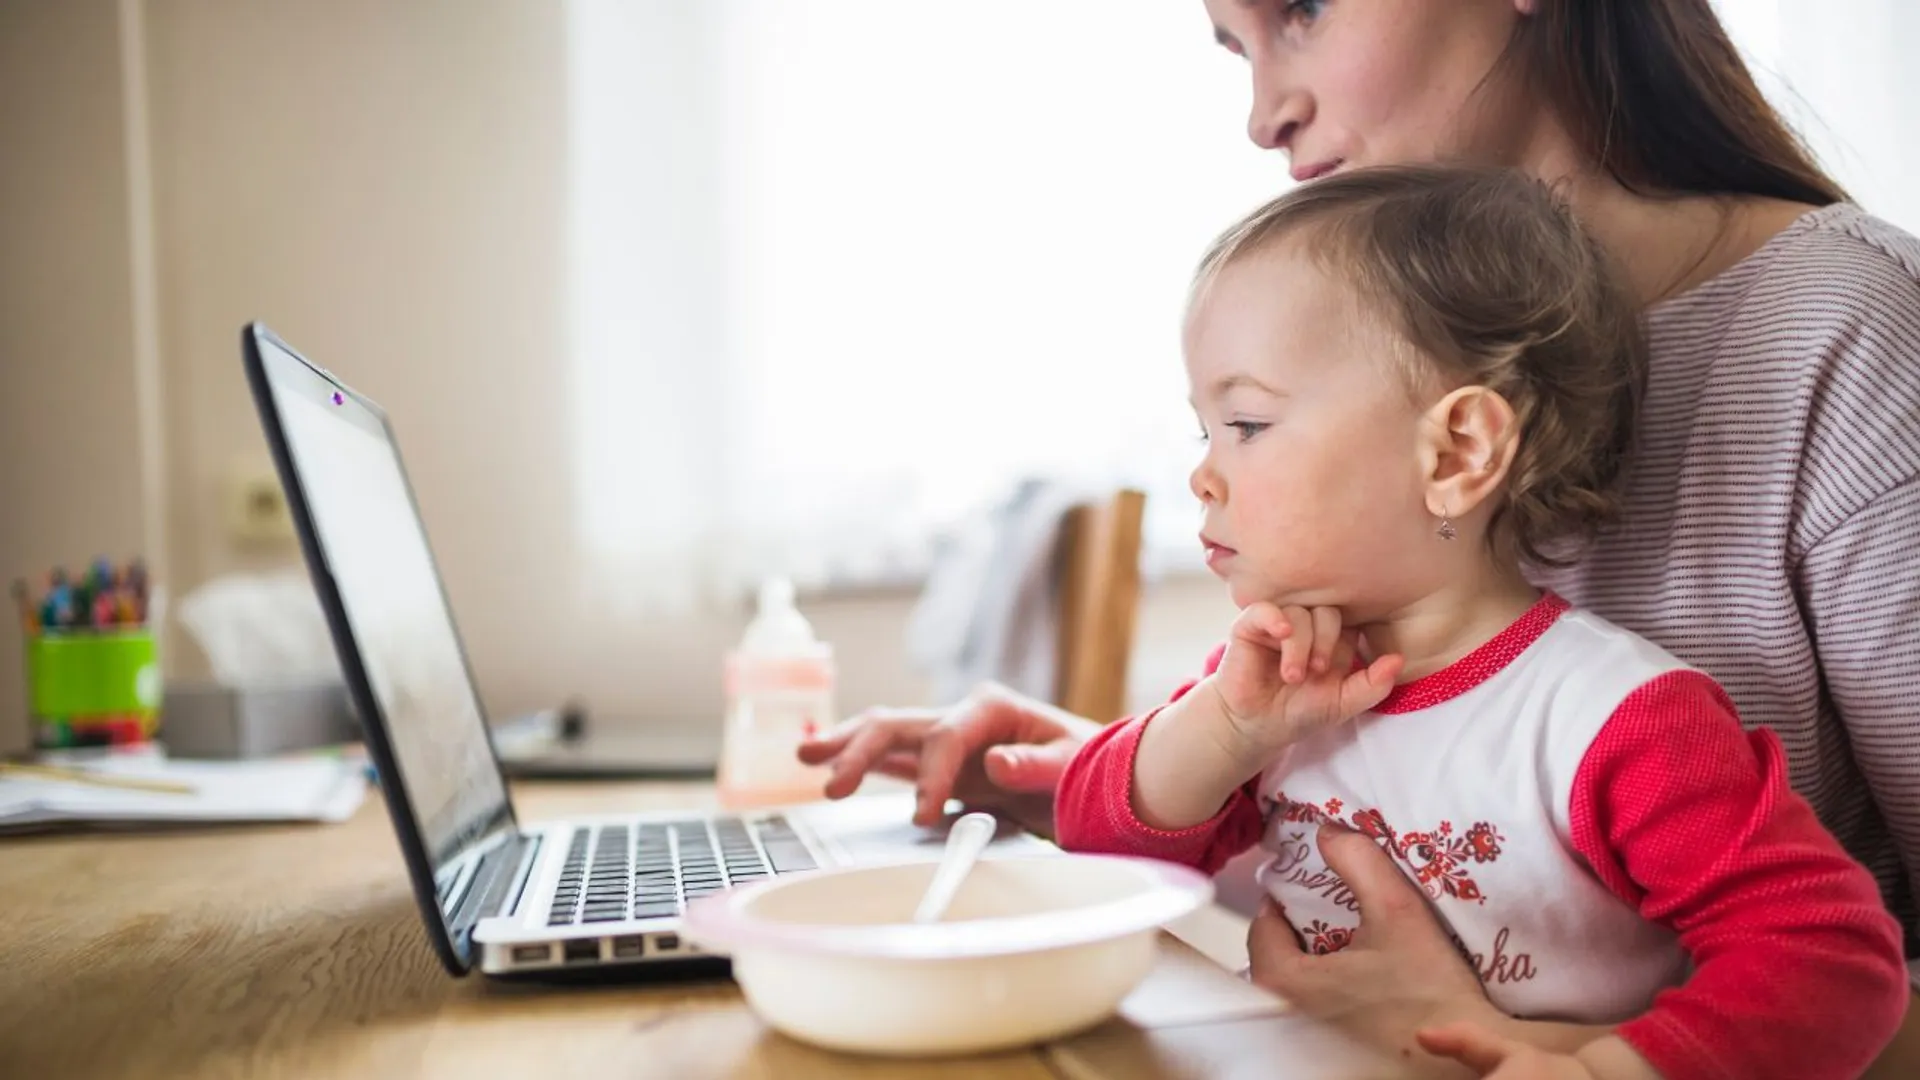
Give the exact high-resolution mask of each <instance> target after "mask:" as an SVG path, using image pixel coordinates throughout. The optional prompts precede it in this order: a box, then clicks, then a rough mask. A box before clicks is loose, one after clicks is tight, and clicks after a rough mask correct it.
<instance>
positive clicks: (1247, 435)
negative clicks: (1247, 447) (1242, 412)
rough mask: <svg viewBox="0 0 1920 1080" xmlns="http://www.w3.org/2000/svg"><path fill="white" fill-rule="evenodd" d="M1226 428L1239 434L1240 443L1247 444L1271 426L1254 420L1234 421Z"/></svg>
mask: <svg viewBox="0 0 1920 1080" xmlns="http://www.w3.org/2000/svg"><path fill="white" fill-rule="evenodd" d="M1227 426H1228V427H1230V428H1232V429H1233V430H1234V431H1236V432H1238V433H1239V435H1240V441H1241V442H1247V441H1249V440H1251V439H1252V438H1253V437H1254V436H1255V435H1258V434H1260V433H1261V432H1263V431H1265V430H1267V429H1268V428H1269V427H1272V426H1273V425H1271V424H1263V423H1260V422H1258V421H1255V420H1235V421H1233V422H1232V423H1230V424H1228V425H1227Z"/></svg>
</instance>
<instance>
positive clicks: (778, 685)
mask: <svg viewBox="0 0 1920 1080" xmlns="http://www.w3.org/2000/svg"><path fill="white" fill-rule="evenodd" d="M726 697H727V720H726V730H725V732H724V734H723V736H722V739H721V746H720V769H719V788H720V802H721V804H722V805H723V806H726V807H729V808H733V809H740V808H743V807H751V806H766V805H770V804H775V803H791V802H806V801H809V800H813V799H818V798H820V797H821V795H822V790H821V789H822V788H823V787H824V786H825V784H826V778H827V770H826V768H825V767H823V766H814V765H802V764H801V763H800V759H799V758H798V757H796V756H795V751H796V750H797V749H798V747H799V745H800V740H801V739H802V738H804V737H806V736H808V735H812V734H814V733H815V732H817V731H819V730H820V729H821V728H822V727H824V726H826V725H827V724H829V723H831V722H832V720H833V715H834V714H833V647H832V646H831V645H828V644H827V643H825V642H823V641H820V640H818V639H816V638H815V637H814V636H813V627H812V626H811V625H809V624H808V622H807V620H806V618H805V617H804V616H802V615H801V614H800V611H799V609H798V608H796V607H795V606H794V603H793V584H792V582H789V581H787V580H785V579H783V578H774V579H772V580H769V581H767V582H766V583H764V584H763V585H761V587H760V610H759V612H758V613H757V614H755V615H754V618H753V621H752V622H751V623H749V624H747V632H746V635H745V637H743V638H742V639H741V642H740V645H739V647H738V648H736V649H734V650H733V651H732V652H731V653H729V654H728V656H727V665H726Z"/></svg>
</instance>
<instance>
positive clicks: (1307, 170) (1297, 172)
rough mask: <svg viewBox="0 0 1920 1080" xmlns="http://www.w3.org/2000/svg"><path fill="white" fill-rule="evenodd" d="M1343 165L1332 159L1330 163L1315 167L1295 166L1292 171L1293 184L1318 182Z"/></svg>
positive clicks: (1337, 159)
mask: <svg viewBox="0 0 1920 1080" xmlns="http://www.w3.org/2000/svg"><path fill="white" fill-rule="evenodd" d="M1344 164H1346V162H1344V161H1341V160H1340V159H1339V158H1334V159H1333V160H1332V161H1322V162H1320V163H1319V164H1316V165H1295V166H1294V167H1293V170H1292V171H1293V182H1294V183H1296V184H1304V183H1306V182H1307V181H1309V180H1318V179H1320V178H1321V177H1323V176H1325V175H1327V174H1328V173H1330V172H1332V171H1333V170H1335V169H1338V168H1339V167H1340V166H1342V165H1344Z"/></svg>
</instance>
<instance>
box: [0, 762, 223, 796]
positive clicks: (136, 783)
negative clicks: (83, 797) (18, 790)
mask: <svg viewBox="0 0 1920 1080" xmlns="http://www.w3.org/2000/svg"><path fill="white" fill-rule="evenodd" d="M8 773H12V774H13V775H15V776H27V777H35V778H38V779H41V780H68V781H72V782H73V783H76V784H95V785H98V786H100V787H114V788H127V789H129V790H132V791H157V792H160V793H161V794H165V795H192V794H194V793H195V791H196V790H198V789H196V788H195V787H194V786H193V785H192V784H186V783H182V782H180V781H178V780H148V779H145V778H143V777H138V776H114V775H112V774H110V773H97V772H92V771H90V770H87V769H73V768H68V767H66V766H64V765H28V764H25V763H23V762H18V761H0V775H5V774H8Z"/></svg>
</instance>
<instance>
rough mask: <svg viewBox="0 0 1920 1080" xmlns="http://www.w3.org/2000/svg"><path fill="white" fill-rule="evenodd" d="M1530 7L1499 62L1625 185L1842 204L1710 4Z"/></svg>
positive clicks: (1600, 2)
mask: <svg viewBox="0 0 1920 1080" xmlns="http://www.w3.org/2000/svg"><path fill="white" fill-rule="evenodd" d="M1537 2H1538V6H1537V9H1536V10H1535V12H1534V13H1533V14H1532V15H1531V16H1529V17H1527V18H1525V19H1523V20H1522V21H1521V28H1520V30H1519V33H1518V35H1517V36H1516V38H1515V40H1514V43H1513V48H1512V50H1511V51H1510V52H1509V59H1510V60H1514V61H1518V62H1519V63H1520V64H1521V65H1522V66H1523V68H1524V70H1525V72H1526V73H1527V74H1528V75H1529V76H1530V77H1531V78H1532V79H1533V80H1534V83H1535V85H1537V86H1538V87H1539V88H1540V90H1541V91H1542V92H1544V93H1545V94H1546V95H1547V98H1548V100H1549V101H1551V102H1552V103H1553V105H1554V107H1555V108H1556V110H1557V111H1558V112H1559V114H1560V117H1561V120H1562V122H1563V123H1565V124H1566V125H1567V126H1568V127H1569V128H1570V129H1571V130H1572V132H1573V134H1574V137H1575V138H1577V139H1579V140H1580V142H1581V144H1582V146H1583V148H1584V149H1585V150H1586V151H1587V153H1588V154H1589V155H1590V156H1591V158H1592V159H1593V160H1595V161H1597V162H1599V163H1600V164H1601V166H1602V167H1603V168H1605V169H1606V170H1607V172H1608V173H1610V174H1611V175H1612V176H1613V178H1614V179H1615V180H1617V181H1619V182H1620V183H1621V184H1622V185H1623V186H1625V187H1626V188H1628V189H1629V190H1632V191H1636V192H1640V193H1643V194H1648V195H1682V194H1694V195H1757V196H1766V197H1770V198H1776V199H1787V200H1790V201H1792V202H1800V203H1811V204H1813V205H1815V206H1825V205H1827V204H1829V203H1836V202H1845V201H1847V193H1846V192H1845V191H1844V190H1842V189H1841V187H1840V185H1839V184H1837V183H1835V182H1834V180H1833V178H1832V177H1830V176H1828V175H1827V174H1826V173H1825V172H1824V171H1823V170H1822V169H1821V168H1820V166H1819V164H1818V163H1817V162H1815V161H1814V159H1813V155H1812V154H1811V153H1809V152H1808V151H1807V148H1806V146H1805V145H1804V144H1803V143H1802V142H1801V141H1800V139H1799V138H1798V137H1797V136H1795V134H1794V133H1793V131H1792V130H1791V129H1789V128H1788V127H1787V125H1786V123H1785V122H1784V121H1782V120H1781V119H1780V114H1779V113H1777V112H1775V111H1774V108H1773V106H1772V105H1770V104H1768V102H1767V99H1766V98H1765V97H1764V96H1762V95H1761V93H1760V88H1759V86H1757V85H1756V84H1755V83H1754V81H1753V75H1752V73H1751V72H1749V71H1748V70H1747V65H1746V63H1745V62H1744V61H1742V60H1741V59H1740V54H1739V52H1738V51H1737V50H1736V49H1735V48H1734V46H1733V42H1732V41H1731V40H1729V39H1728V37H1727V32H1726V29H1725V28H1724V27H1722V26H1721V25H1720V20H1719V18H1718V17H1717V16H1716V15H1715V14H1714V12H1713V7H1712V6H1711V4H1710V3H1709V0H1537Z"/></svg>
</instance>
